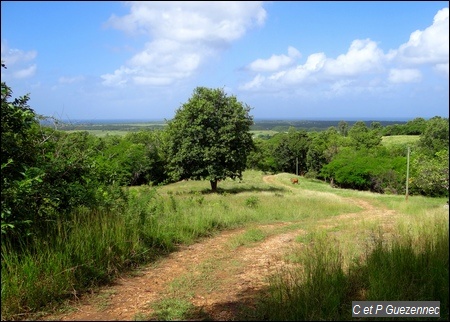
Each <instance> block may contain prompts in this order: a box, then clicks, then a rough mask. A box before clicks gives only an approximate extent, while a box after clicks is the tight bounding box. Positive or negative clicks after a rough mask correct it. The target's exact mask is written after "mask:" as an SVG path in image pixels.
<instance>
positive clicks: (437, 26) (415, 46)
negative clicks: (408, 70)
mask: <svg viewBox="0 0 450 322" xmlns="http://www.w3.org/2000/svg"><path fill="white" fill-rule="evenodd" d="M448 13H449V11H448V8H444V9H441V10H439V11H438V13H437V14H436V15H435V16H434V21H433V24H432V25H431V26H430V27H428V28H426V29H425V30H423V31H421V30H416V31H414V32H413V33H411V36H410V37H409V41H408V42H407V43H405V44H403V45H401V46H400V47H399V49H398V51H397V59H398V60H399V61H401V62H403V63H409V64H427V63H431V64H445V63H447V64H448V59H449V36H448V35H449V23H448Z"/></svg>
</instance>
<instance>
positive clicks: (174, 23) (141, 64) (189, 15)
mask: <svg viewBox="0 0 450 322" xmlns="http://www.w3.org/2000/svg"><path fill="white" fill-rule="evenodd" d="M127 5H129V6H130V13H129V14H128V15H125V16H123V17H117V16H112V17H111V18H110V19H109V21H108V22H107V25H108V26H110V27H113V28H116V29H119V30H123V31H126V32H128V33H130V34H143V35H145V36H146V37H148V38H149V42H148V43H147V44H146V45H145V47H144V48H143V49H142V51H141V52H139V53H137V54H136V55H135V56H134V57H132V58H131V59H130V60H129V61H128V62H127V63H126V64H125V66H121V67H119V68H118V69H117V70H116V71H114V73H112V74H106V75H103V76H102V78H103V79H104V82H103V84H104V85H114V84H116V85H124V84H127V83H130V82H131V83H134V84H153V85H167V84H171V83H173V82H175V81H177V80H180V79H184V78H187V77H190V76H191V75H192V74H193V73H194V72H196V71H197V70H198V68H200V67H201V66H202V64H203V63H204V62H205V60H206V59H207V58H208V57H211V56H213V55H216V54H219V53H220V52H221V51H222V50H224V49H225V48H227V46H229V45H230V44H231V42H233V41H235V40H237V39H239V38H241V37H242V36H243V35H244V34H245V33H246V32H247V30H249V29H250V28H253V27H255V26H260V25H262V24H263V23H264V21H265V18H266V11H265V10H264V9H263V7H262V2H259V1H257V2H256V1H255V2H251V1H246V2H239V1H234V2H228V1H219V2H216V1H211V2H197V1H167V2H158V1H148V2H146V1H131V2H127Z"/></svg>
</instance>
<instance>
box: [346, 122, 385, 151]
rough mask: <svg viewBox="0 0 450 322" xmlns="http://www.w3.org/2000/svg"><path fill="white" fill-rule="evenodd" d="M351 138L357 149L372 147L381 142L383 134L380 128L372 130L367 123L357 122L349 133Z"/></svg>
mask: <svg viewBox="0 0 450 322" xmlns="http://www.w3.org/2000/svg"><path fill="white" fill-rule="evenodd" d="M348 136H349V137H350V139H351V145H352V146H354V147H355V148H356V149H364V148H366V149H370V148H372V147H375V146H378V145H379V144H380V143H381V134H380V133H379V131H378V130H376V129H375V130H370V129H369V128H368V127H367V125H366V124H365V123H364V122H362V121H358V122H356V123H355V124H354V125H353V126H352V127H351V128H350V131H349V133H348Z"/></svg>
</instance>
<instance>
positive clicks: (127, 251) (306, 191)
mask: <svg viewBox="0 0 450 322" xmlns="http://www.w3.org/2000/svg"><path fill="white" fill-rule="evenodd" d="M289 178H290V176H289V175H287V174H282V175H279V176H278V180H279V181H280V182H283V180H285V181H286V183H287V184H289V185H290V187H292V185H291V184H290V183H289ZM296 189H297V190H296ZM339 193H342V194H345V196H344V197H346V196H351V192H350V191H346V192H340V191H339V190H338V189H332V188H330V187H329V186H328V185H326V184H320V183H318V182H315V181H307V180H305V179H304V178H301V180H300V185H299V187H297V186H295V187H292V189H289V188H287V187H284V186H283V185H274V184H267V183H265V182H264V181H263V180H262V174H261V173H260V172H257V171H247V172H245V173H244V180H243V181H242V182H239V181H232V180H225V181H222V182H220V183H219V193H216V194H212V193H210V191H209V183H208V182H197V181H188V182H179V183H176V184H172V185H167V186H162V187H148V186H147V187H146V186H143V187H134V188H129V189H128V198H127V202H128V204H127V206H126V207H125V210H123V211H121V212H112V211H104V210H102V211H100V210H92V209H91V210H89V209H79V210H78V211H76V212H74V213H73V214H72V216H71V220H70V221H64V222H63V221H60V222H57V223H56V224H55V225H56V226H55V227H56V228H55V229H54V230H53V231H54V234H52V235H51V236H47V237H46V238H44V239H38V240H36V241H35V242H34V243H32V244H27V245H24V247H23V250H22V252H16V251H15V249H17V247H12V246H15V245H9V244H8V242H7V241H5V240H3V239H2V245H1V251H2V279H1V315H2V319H5V320H15V319H16V320H18V319H24V318H25V319H28V318H30V317H31V318H32V317H33V315H31V314H36V313H37V312H40V311H42V312H48V311H51V310H52V309H53V308H56V307H57V306H58V305H59V303H61V302H63V301H65V300H67V299H73V298H76V297H77V296H79V295H80V294H82V293H83V292H86V291H88V290H89V289H91V288H93V287H95V286H98V285H101V284H104V283H108V282H110V281H112V280H113V279H114V278H115V277H117V276H118V274H120V273H121V272H124V271H126V270H128V269H130V268H133V267H135V266H137V265H140V264H143V263H148V262H150V261H152V260H154V259H155V258H156V257H158V256H163V255H164V254H167V253H168V252H171V251H173V250H174V249H176V247H177V246H178V245H180V244H190V243H193V242H195V241H196V240H198V239H199V238H201V237H207V236H211V235H213V234H215V233H216V232H218V231H220V230H223V229H230V228H235V227H240V226H244V225H247V224H252V223H269V222H274V221H289V222H293V223H294V224H295V225H299V226H298V227H302V228H305V229H309V228H310V227H313V226H314V224H315V223H316V222H317V220H320V219H324V218H328V217H333V216H336V215H340V214H343V213H350V212H353V213H354V212H358V211H360V210H361V209H360V208H359V207H357V206H355V205H353V204H351V203H349V202H348V201H347V200H345V198H342V197H341V196H339ZM355 193H357V192H355ZM353 196H355V195H353ZM356 196H357V197H358V198H359V197H360V196H361V194H357V195H356ZM364 197H367V198H373V197H371V194H366V195H364ZM390 198H391V199H389V202H385V201H380V202H381V203H383V204H385V205H386V206H387V207H399V208H401V207H402V206H401V204H402V202H401V201H400V200H401V197H399V199H398V200H396V199H392V198H393V197H390ZM427 200H428V199H427ZM422 201H423V200H422ZM427 202H428V201H427ZM409 204H410V205H412V204H414V207H417V208H418V209H423V207H422V204H426V202H419V203H417V204H416V203H415V199H414V198H411V199H410V201H409ZM414 207H412V208H414ZM421 207H422V208H421ZM411 212H413V213H414V216H415V217H417V218H419V217H420V216H421V213H420V212H418V211H413V210H411ZM408 225H409V224H408V223H405V227H415V226H414V225H413V224H411V225H409V226H408ZM405 229H406V230H407V229H409V230H411V229H412V228H405ZM264 237H265V235H264V234H263V233H262V232H261V231H259V230H257V229H254V230H250V231H249V232H248V233H246V234H244V235H242V236H241V238H242V239H239V240H236V241H235V242H236V247H237V246H239V245H244V244H247V243H251V242H253V241H258V240H262V239H263V238H264ZM416 239H417V240H421V239H420V238H416ZM416 239H412V241H414V243H413V244H414V245H416V243H418V241H416ZM447 241H448V228H447ZM319 245H321V244H320V243H319V244H316V247H319ZM383 245H384V244H383ZM431 245H435V246H433V247H435V248H436V247H437V246H436V245H437V244H435V243H434V244H431ZM439 245H440V246H439V247H443V246H442V245H441V244H439ZM316 251H317V252H320V249H318V250H316ZM323 252H324V254H325V252H326V256H324V257H323V258H321V260H322V262H321V264H320V265H323V266H327V267H328V266H329V267H328V268H327V269H326V270H325V271H323V274H324V276H329V275H330V274H332V272H330V267H332V268H333V269H336V270H337V269H338V268H339V263H340V262H339V261H342V260H343V257H342V256H341V257H339V256H338V257H337V259H335V258H334V257H332V256H331V253H330V252H329V251H328V250H325V249H324V250H323ZM311 258H314V257H311ZM336 260H338V262H335V261H336ZM436 260H438V259H436ZM447 265H448V248H447ZM309 269H310V271H311V274H313V272H314V266H313V263H312V262H311V265H310V268H309ZM358 272H360V275H361V276H362V272H365V274H366V275H367V274H368V273H367V272H368V271H367V270H362V269H359V270H358ZM289 274H291V275H295V274H297V272H295V273H294V272H290V273H289ZM311 274H310V275H311ZM339 274H340V275H339V276H338V277H336V278H335V279H334V280H333V281H330V280H329V279H328V278H322V279H321V281H322V280H323V283H325V284H324V286H321V287H319V288H318V285H321V284H318V283H317V281H316V279H315V277H314V278H313V277H312V275H311V278H312V279H311V281H310V285H309V287H310V288H311V289H310V290H309V291H308V292H317V291H318V290H320V289H322V288H323V289H327V290H329V289H337V286H336V285H335V284H336V283H337V285H340V284H342V280H345V279H346V278H347V277H346V276H347V275H345V274H344V273H343V272H340V273H339ZM436 274H437V273H435V274H434V275H436ZM366 275H364V276H366ZM434 275H433V276H434ZM330 278H331V277H330ZM333 278H334V277H333ZM291 280H292V281H295V283H298V281H299V279H296V278H291ZM362 281H363V280H362ZM447 282H448V278H447ZM326 283H332V284H326ZM326 285H328V286H326ZM333 285H335V286H333ZM280 287H281V286H280ZM339 292H341V291H339ZM339 292H338V294H341V293H339ZM373 292H375V290H373V291H372V293H373ZM435 292H437V293H439V292H440V289H439V288H435ZM289 294H290V293H289ZM289 296H291V295H289ZM305 296H306V295H305ZM341 296H343V295H342V294H341V295H333V296H332V297H333V298H335V299H334V301H337V300H336V298H341ZM447 298H448V289H447ZM283 299H284V298H283ZM323 301H325V300H323ZM447 302H448V301H447ZM286 303H288V302H286ZM277 305H278V304H277ZM308 305H309V306H308V307H310V308H313V307H314V305H313V303H310V304H308ZM274 307H276V305H274ZM324 307H326V306H324ZM329 307H330V309H329V312H331V313H329V314H331V315H329V316H332V317H333V316H335V314H340V313H339V312H337V313H336V312H335V311H333V310H334V309H332V308H334V304H333V305H330V306H329ZM314 314H319V313H317V312H316V313H314ZM314 316H319V315H314Z"/></svg>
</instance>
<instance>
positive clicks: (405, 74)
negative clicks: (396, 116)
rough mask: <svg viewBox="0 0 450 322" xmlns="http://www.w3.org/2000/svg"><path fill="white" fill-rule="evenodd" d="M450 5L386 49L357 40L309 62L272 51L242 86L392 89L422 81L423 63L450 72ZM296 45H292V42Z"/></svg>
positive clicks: (356, 90)
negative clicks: (339, 51) (425, 25)
mask: <svg viewBox="0 0 450 322" xmlns="http://www.w3.org/2000/svg"><path fill="white" fill-rule="evenodd" d="M448 12H449V11H448V8H444V9H442V10H439V11H438V12H437V13H436V15H435V17H434V20H433V23H432V24H431V25H430V26H429V27H428V28H426V29H424V30H416V31H414V32H412V33H411V36H410V39H409V41H408V42H406V43H404V44H401V45H400V46H399V47H398V48H396V49H390V50H389V51H388V52H387V53H384V52H383V50H382V49H381V48H379V46H378V44H377V42H375V41H373V40H371V39H369V38H367V39H356V40H354V41H353V42H352V43H351V44H350V46H349V49H348V50H347V52H346V53H343V54H341V55H338V56H337V57H336V58H331V57H327V56H326V55H325V53H314V54H311V55H309V56H308V58H307V60H306V62H305V63H304V64H295V63H293V61H294V59H293V58H294V57H295V58H299V52H298V51H297V49H295V51H296V53H298V55H297V56H295V55H293V56H290V55H287V56H286V55H273V56H271V57H270V58H269V59H257V60H255V61H253V62H252V63H251V64H249V68H248V69H249V70H251V71H257V72H258V73H259V74H258V75H257V76H256V77H254V78H253V79H252V80H250V81H248V82H246V83H244V84H243V85H242V86H240V89H241V90H246V91H269V90H274V89H276V90H279V91H286V92H293V91H296V90H297V89H298V88H299V87H300V86H301V87H303V88H308V86H311V85H314V86H318V85H320V86H318V87H317V89H319V88H321V89H323V90H324V93H325V94H326V95H340V94H342V93H363V92H364V91H365V92H368V93H369V92H376V91H385V90H387V88H388V86H389V84H391V85H392V84H408V83H417V82H420V81H422V80H423V71H422V69H423V68H426V66H428V67H430V64H431V65H432V68H433V70H434V71H436V72H437V73H440V74H442V75H444V76H446V77H447V78H448V76H449V37H448V35H449V23H448V16H449V15H448ZM291 48H292V47H291Z"/></svg>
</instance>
